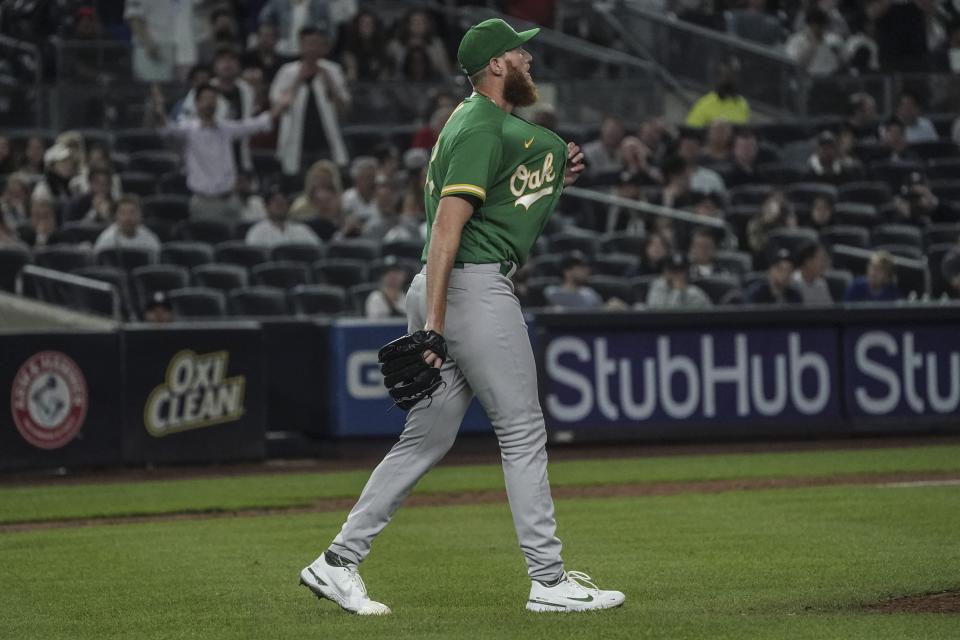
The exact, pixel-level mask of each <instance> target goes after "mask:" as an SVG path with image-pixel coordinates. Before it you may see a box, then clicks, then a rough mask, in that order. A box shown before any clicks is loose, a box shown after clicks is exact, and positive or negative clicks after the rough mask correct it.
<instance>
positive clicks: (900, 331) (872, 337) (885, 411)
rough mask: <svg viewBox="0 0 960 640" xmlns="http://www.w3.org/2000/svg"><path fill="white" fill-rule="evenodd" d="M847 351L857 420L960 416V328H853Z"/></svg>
mask: <svg viewBox="0 0 960 640" xmlns="http://www.w3.org/2000/svg"><path fill="white" fill-rule="evenodd" d="M843 349H844V360H845V362H846V365H847V384H846V395H847V397H846V400H847V409H848V411H849V413H850V416H851V417H853V418H875V417H880V416H912V417H917V416H936V417H943V416H951V415H953V416H956V415H957V414H958V412H960V328H958V327H957V325H942V326H917V327H910V328H904V327H900V328H896V327H866V328H855V329H848V330H847V331H846V332H845V334H844V345H843Z"/></svg>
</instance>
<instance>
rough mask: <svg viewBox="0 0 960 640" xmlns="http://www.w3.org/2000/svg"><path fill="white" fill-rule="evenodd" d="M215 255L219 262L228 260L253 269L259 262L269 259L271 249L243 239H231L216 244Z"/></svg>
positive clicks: (227, 261)
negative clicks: (251, 243)
mask: <svg viewBox="0 0 960 640" xmlns="http://www.w3.org/2000/svg"><path fill="white" fill-rule="evenodd" d="M213 257H214V258H215V259H216V261H217V262H226V263H228V264H236V265H240V266H241V267H245V268H247V269H252V268H253V267H255V266H256V265H258V264H263V263H264V262H267V261H269V260H270V251H269V249H267V248H266V247H258V246H254V245H249V244H247V243H246V242H243V241H241V240H230V241H227V242H221V243H219V244H217V245H216V246H214V248H213Z"/></svg>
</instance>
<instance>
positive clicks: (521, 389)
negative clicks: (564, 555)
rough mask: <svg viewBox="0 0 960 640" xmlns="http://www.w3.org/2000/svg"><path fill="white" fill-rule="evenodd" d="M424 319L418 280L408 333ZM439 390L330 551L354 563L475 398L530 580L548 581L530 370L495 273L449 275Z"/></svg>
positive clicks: (555, 554)
mask: <svg viewBox="0 0 960 640" xmlns="http://www.w3.org/2000/svg"><path fill="white" fill-rule="evenodd" d="M426 315H427V292H426V275H425V271H423V272H421V273H420V274H419V275H417V276H416V277H415V278H414V279H413V283H412V284H411V285H410V290H409V292H408V293H407V318H408V321H409V329H410V331H416V330H418V329H422V328H423V326H424V323H425V321H426ZM444 338H446V341H447V350H448V355H449V357H448V358H447V361H446V362H444V364H443V368H442V369H441V375H442V376H443V380H444V381H445V382H446V386H445V387H442V388H441V389H440V390H438V392H437V393H435V394H434V396H433V402H432V403H429V402H428V401H424V402H421V403H419V404H418V405H417V406H416V407H414V408H413V409H411V410H410V413H409V414H408V416H407V422H406V425H405V427H404V430H403V433H402V434H401V435H400V440H399V441H398V442H397V443H396V444H395V445H394V446H393V448H392V449H391V450H390V452H389V453H388V454H387V455H386V457H385V458H384V459H383V461H382V462H381V463H380V464H379V465H377V468H376V469H374V471H373V474H372V475H371V476H370V479H369V480H367V485H366V487H364V489H363V493H361V494H360V498H359V500H358V501H357V504H356V505H355V506H354V507H353V510H352V511H350V515H349V516H348V517H347V521H346V522H345V523H344V525H343V528H342V529H341V530H340V533H339V534H338V535H337V537H336V538H335V539H334V541H333V544H332V545H331V546H330V550H331V551H333V552H334V553H336V554H338V555H340V556H343V557H344V558H346V559H348V560H350V561H352V562H356V563H360V562H362V561H363V559H364V558H366V556H367V554H368V553H369V552H370V545H371V544H372V543H373V539H374V538H375V537H376V536H377V534H379V533H380V532H381V531H382V530H383V528H384V527H385V526H387V523H388V522H390V518H391V517H392V516H393V513H394V511H396V510H397V508H398V507H399V506H400V504H401V503H402V502H403V500H404V498H406V497H407V495H408V494H409V493H410V492H411V491H412V490H413V488H414V486H416V484H417V482H418V481H419V480H420V478H422V477H423V476H424V474H426V473H427V471H429V470H430V469H431V468H432V467H433V466H434V465H435V464H436V463H437V462H439V461H440V459H441V458H443V456H444V455H445V454H446V453H447V451H448V450H449V449H450V447H451V446H453V442H454V440H455V439H456V437H457V432H458V431H459V429H460V422H461V421H462V420H463V416H464V414H465V413H466V411H467V406H468V405H469V404H470V401H471V400H472V399H473V396H474V394H476V396H477V397H478V398H479V399H480V404H481V405H482V406H483V408H484V409H485V410H486V412H487V415H488V416H489V417H490V420H491V422H492V423H493V427H494V430H495V432H496V434H497V439H498V440H499V443H500V454H501V459H502V461H503V475H504V478H505V480H506V487H507V497H508V498H509V500H510V511H511V512H512V514H513V523H514V526H515V527H516V530H517V538H518V540H519V542H520V548H521V550H522V551H523V554H524V556H525V557H526V561H527V571H528V573H529V574H530V577H531V578H532V579H534V580H541V581H550V580H554V579H556V578H558V577H560V575H561V574H562V573H563V560H562V559H561V558H560V547H561V544H560V540H559V539H558V538H557V537H556V535H555V532H556V526H557V525H556V520H555V519H554V515H553V498H552V497H551V495H550V483H549V481H548V479H547V452H546V441H547V434H546V430H545V428H544V422H543V412H542V410H541V409H540V399H539V395H538V393H537V370H536V362H535V361H534V358H533V349H532V348H531V346H530V339H529V337H528V335H527V326H526V323H525V322H524V320H523V313H522V312H521V310H520V303H519V302H518V301H517V297H516V295H515V294H514V292H513V285H512V283H511V282H510V280H509V278H507V277H506V276H504V275H502V274H501V265H500V264H466V265H463V267H462V268H455V269H453V270H452V272H451V274H450V286H449V289H448V290H447V316H446V323H445V329H444Z"/></svg>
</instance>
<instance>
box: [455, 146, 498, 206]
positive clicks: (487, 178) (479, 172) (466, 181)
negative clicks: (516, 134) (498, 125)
mask: <svg viewBox="0 0 960 640" xmlns="http://www.w3.org/2000/svg"><path fill="white" fill-rule="evenodd" d="M502 156H503V143H502V142H501V140H500V136H498V135H496V134H494V133H493V132H492V131H472V132H464V133H463V134H461V135H460V136H458V138H457V140H455V141H454V143H453V146H452V148H451V149H450V156H449V160H448V165H447V171H446V174H445V175H444V180H443V184H442V185H439V186H440V197H441V198H442V197H444V196H452V195H467V196H473V197H475V198H478V199H479V200H480V201H481V202H482V201H484V200H486V199H487V189H488V188H489V187H490V185H491V183H492V182H493V180H494V179H495V178H496V174H497V167H498V166H500V160H501V158H502Z"/></svg>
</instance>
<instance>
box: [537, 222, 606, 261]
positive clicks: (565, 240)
mask: <svg viewBox="0 0 960 640" xmlns="http://www.w3.org/2000/svg"><path fill="white" fill-rule="evenodd" d="M548 241H549V243H550V253H570V252H572V251H580V252H582V253H584V254H585V255H586V256H588V257H589V256H592V255H593V254H594V253H595V252H596V250H597V246H598V244H599V236H598V235H597V234H596V233H594V232H592V231H586V230H583V229H578V230H576V231H571V230H566V231H561V232H559V233H555V234H553V235H552V236H550V238H548Z"/></svg>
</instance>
